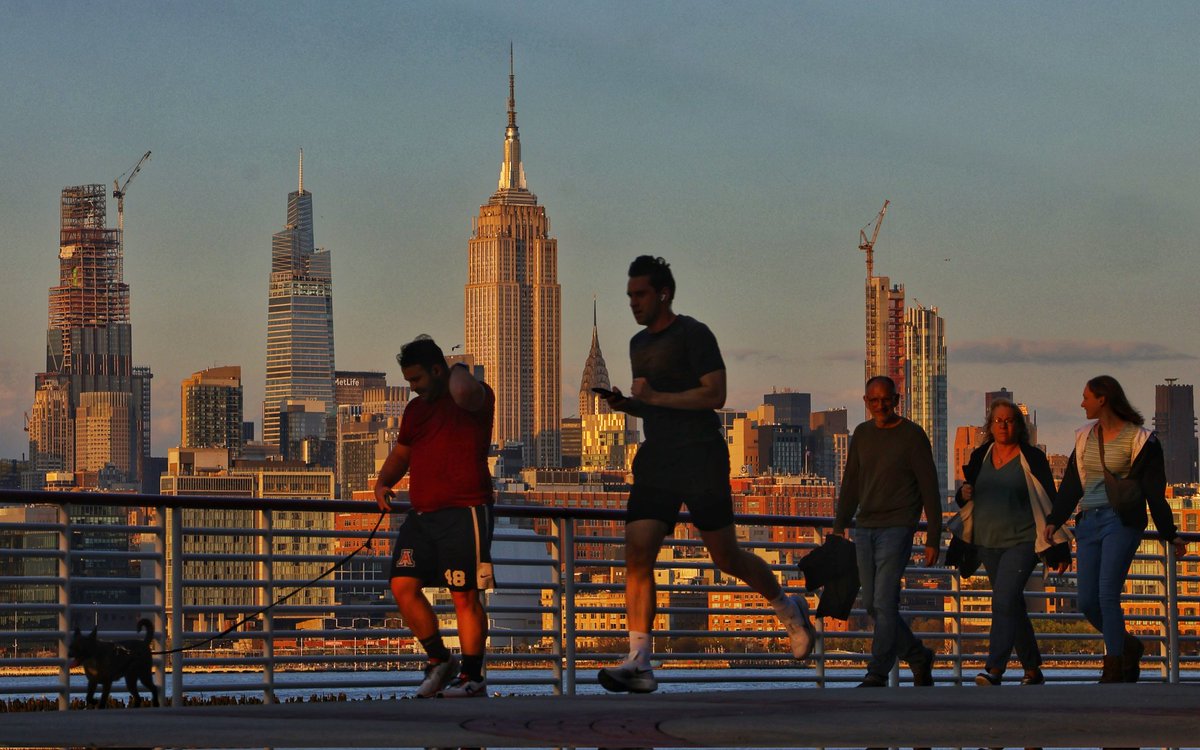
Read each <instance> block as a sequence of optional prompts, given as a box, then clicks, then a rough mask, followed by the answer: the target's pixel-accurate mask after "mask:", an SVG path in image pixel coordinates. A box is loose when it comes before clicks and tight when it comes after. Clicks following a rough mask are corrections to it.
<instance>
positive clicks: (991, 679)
mask: <svg viewBox="0 0 1200 750" xmlns="http://www.w3.org/2000/svg"><path fill="white" fill-rule="evenodd" d="M1002 681H1003V678H1001V676H1000V675H998V674H993V673H992V672H988V671H986V670H985V671H983V672H980V673H979V674H977V675H975V684H976V685H978V686H979V687H999V686H1000V683H1001V682H1002Z"/></svg>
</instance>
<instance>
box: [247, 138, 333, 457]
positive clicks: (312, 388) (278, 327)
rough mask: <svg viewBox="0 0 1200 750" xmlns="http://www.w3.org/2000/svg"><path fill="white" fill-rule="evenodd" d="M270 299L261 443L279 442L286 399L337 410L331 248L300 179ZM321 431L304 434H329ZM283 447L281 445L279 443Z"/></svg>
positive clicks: (276, 242)
mask: <svg viewBox="0 0 1200 750" xmlns="http://www.w3.org/2000/svg"><path fill="white" fill-rule="evenodd" d="M268 292H269V293H268V301H267V381H266V398H265V399H264V401H263V442H265V443H269V444H272V445H280V441H281V439H282V438H281V436H280V425H279V422H280V410H281V409H282V408H284V407H285V405H286V404H287V403H288V402H293V401H319V402H320V403H321V404H323V408H324V409H325V411H326V413H327V414H328V415H329V416H330V417H332V416H333V414H334V411H335V409H334V403H335V402H334V389H333V372H334V366H333V276H332V270H331V266H330V255H329V251H328V250H326V249H324V248H317V247H314V244H313V207H312V193H310V192H309V191H307V190H305V189H304V152H303V151H301V152H300V183H299V187H298V188H297V189H296V191H295V192H292V193H289V194H288V203H287V224H286V225H285V227H284V229H283V231H281V232H276V233H275V235H274V236H273V237H272V240H271V279H270V285H269V290H268ZM326 436H327V430H326V428H325V425H324V424H322V425H321V428H320V430H319V431H318V432H316V433H314V434H312V435H307V436H305V437H318V438H322V439H323V438H325V437H326ZM281 447H282V446H281Z"/></svg>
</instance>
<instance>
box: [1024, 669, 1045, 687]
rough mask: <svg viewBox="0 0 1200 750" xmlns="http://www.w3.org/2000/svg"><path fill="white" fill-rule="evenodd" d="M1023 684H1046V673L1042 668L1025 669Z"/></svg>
mask: <svg viewBox="0 0 1200 750" xmlns="http://www.w3.org/2000/svg"><path fill="white" fill-rule="evenodd" d="M1021 684H1022V685H1045V684H1046V675H1044V674H1042V670H1040V669H1038V668H1036V667H1034V668H1033V669H1027V670H1025V676H1024V677H1022V678H1021Z"/></svg>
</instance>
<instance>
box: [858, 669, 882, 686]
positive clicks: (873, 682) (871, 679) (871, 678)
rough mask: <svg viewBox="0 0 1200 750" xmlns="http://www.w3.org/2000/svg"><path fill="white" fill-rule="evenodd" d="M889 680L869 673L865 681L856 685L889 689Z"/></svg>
mask: <svg viewBox="0 0 1200 750" xmlns="http://www.w3.org/2000/svg"><path fill="white" fill-rule="evenodd" d="M887 682H888V681H887V678H886V677H884V676H883V675H878V674H871V673H870V672H867V676H866V677H864V678H863V681H862V682H860V683H858V684H857V685H855V687H887Z"/></svg>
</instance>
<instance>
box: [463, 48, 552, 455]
mask: <svg viewBox="0 0 1200 750" xmlns="http://www.w3.org/2000/svg"><path fill="white" fill-rule="evenodd" d="M465 301H466V311H465V312H466V314H465V316H464V318H465V324H466V331H465V336H464V341H465V349H466V352H467V353H468V354H470V355H473V356H474V359H475V362H476V364H480V365H483V368H484V377H485V378H486V379H487V382H488V383H489V384H490V385H491V386H492V388H493V389H494V390H495V392H496V421H495V427H494V429H493V433H492V439H493V442H495V443H497V444H499V445H503V444H505V443H507V442H511V441H519V442H520V443H522V444H523V445H524V459H525V464H526V465H527V466H558V465H559V463H560V461H561V456H560V454H561V450H560V434H559V419H560V412H561V409H562V406H561V395H560V391H561V377H560V375H561V369H562V365H561V361H560V342H561V338H562V333H561V328H562V323H561V309H560V292H559V285H558V241H557V240H556V239H554V238H553V237H551V236H550V220H549V219H548V218H547V217H546V209H545V208H544V207H542V206H539V205H538V200H537V196H536V195H534V194H533V193H531V192H530V191H529V188H528V187H526V184H525V168H524V166H523V165H522V163H521V139H520V136H519V135H518V132H517V111H516V99H515V96H514V77H513V68H512V52H511V50H510V51H509V72H508V126H507V127H506V128H505V131H504V161H503V163H502V164H501V166H500V181H499V186H498V188H497V190H496V192H495V193H493V194H492V197H491V198H490V199H489V200H488V202H487V203H486V204H484V205H482V206H480V207H479V216H478V217H476V218H475V219H474V221H473V222H472V232H471V239H470V240H469V241H468V243H467V286H466V293H465Z"/></svg>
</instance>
